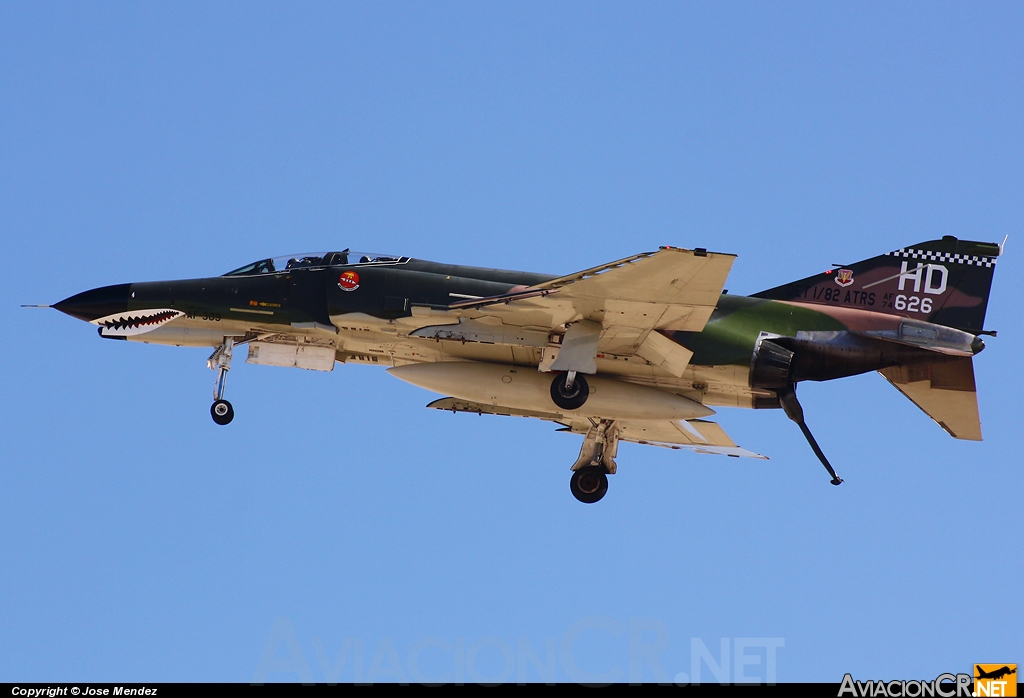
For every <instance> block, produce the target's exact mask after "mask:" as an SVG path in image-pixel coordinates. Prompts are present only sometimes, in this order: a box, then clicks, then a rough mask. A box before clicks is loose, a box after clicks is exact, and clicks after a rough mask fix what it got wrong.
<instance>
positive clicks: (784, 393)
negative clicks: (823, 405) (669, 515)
mask: <svg viewBox="0 0 1024 698" xmlns="http://www.w3.org/2000/svg"><path fill="white" fill-rule="evenodd" d="M778 395H779V402H780V403H782V409H783V410H785V412H786V416H787V417H789V418H790V419H792V420H793V421H794V422H796V425H797V426H798V427H800V431H802V432H803V433H804V438H806V439H807V443H809V444H810V445H811V449H813V451H814V455H816V456H817V457H818V460H820V461H821V464H822V465H824V466H825V470H827V471H828V474H829V475H831V476H832V480H831V482H832V484H833V485H841V484H843V480H842V478H840V477H839V476H838V475H836V471H835V470H833V469H832V465H831V464H830V463H829V462H828V458H826V457H825V454H824V453H822V452H821V448H820V447H819V446H818V442H817V441H815V440H814V436H813V435H812V434H811V430H810V429H808V428H807V422H805V421H804V408H803V407H801V406H800V403H799V402H798V401H797V399H796V383H790V384H789V385H788V386H786V387H785V388H782V389H780V390H779V391H778Z"/></svg>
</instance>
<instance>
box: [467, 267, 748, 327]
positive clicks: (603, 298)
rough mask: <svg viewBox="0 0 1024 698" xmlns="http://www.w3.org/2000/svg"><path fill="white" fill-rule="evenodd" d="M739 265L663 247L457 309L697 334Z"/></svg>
mask: <svg viewBox="0 0 1024 698" xmlns="http://www.w3.org/2000/svg"><path fill="white" fill-rule="evenodd" d="M735 259H736V256H735V255H731V254H722V253H717V252H705V251H704V250H686V249H682V248H678V247H663V248H661V249H660V250H658V251H657V252H647V253H644V254H639V255H634V256H632V257H627V258H625V259H620V260H618V261H616V262H612V263H610V264H605V265H603V266H600V267H594V268H593V269H587V270H585V271H581V272H578V273H576V274H570V275H569V276H563V277H560V278H557V279H553V280H551V281H548V282H546V283H543V284H540V285H538V286H534V287H531V288H529V289H527V290H525V291H522V292H520V293H514V294H509V295H506V296H496V297H494V298H484V299H478V300H470V301H465V302H461V303H456V304H453V305H452V306H451V308H452V309H453V310H464V311H471V310H478V311H480V314H485V315H495V316H498V317H500V318H501V319H502V322H504V323H506V324H510V325H520V326H526V325H534V326H543V327H557V326H559V325H563V324H565V323H567V322H573V321H575V320H593V321H595V322H600V323H601V324H602V325H603V326H604V327H605V329H606V330H607V329H608V328H613V327H620V328H633V329H637V330H652V329H661V330H687V331H692V332H699V331H701V330H702V329H704V325H705V324H706V323H707V321H708V318H710V317H711V313H712V311H713V310H714V309H715V306H716V305H717V304H718V299H719V296H720V295H721V293H722V287H723V286H724V285H725V280H726V278H727V277H728V275H729V270H730V269H731V268H732V263H733V261H734V260H735ZM470 316H472V315H470ZM517 318H518V321H517ZM634 334H635V333H634Z"/></svg>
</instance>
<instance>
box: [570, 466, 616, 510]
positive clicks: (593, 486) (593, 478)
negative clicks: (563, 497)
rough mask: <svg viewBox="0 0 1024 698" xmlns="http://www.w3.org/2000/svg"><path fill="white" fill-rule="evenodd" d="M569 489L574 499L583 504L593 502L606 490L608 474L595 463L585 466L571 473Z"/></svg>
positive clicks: (598, 499)
mask: <svg viewBox="0 0 1024 698" xmlns="http://www.w3.org/2000/svg"><path fill="white" fill-rule="evenodd" d="M569 489H570V490H572V496H573V497H575V498H576V499H578V500H580V501H581V502H583V503H584V504H593V503H594V502H597V501H600V499H601V498H602V497H604V495H605V493H606V492H607V491H608V474H607V473H605V471H604V468H601V467H598V466H596V465H588V466H585V467H583V468H580V469H579V470H577V471H576V472H574V473H573V474H572V478H571V479H570V480H569Z"/></svg>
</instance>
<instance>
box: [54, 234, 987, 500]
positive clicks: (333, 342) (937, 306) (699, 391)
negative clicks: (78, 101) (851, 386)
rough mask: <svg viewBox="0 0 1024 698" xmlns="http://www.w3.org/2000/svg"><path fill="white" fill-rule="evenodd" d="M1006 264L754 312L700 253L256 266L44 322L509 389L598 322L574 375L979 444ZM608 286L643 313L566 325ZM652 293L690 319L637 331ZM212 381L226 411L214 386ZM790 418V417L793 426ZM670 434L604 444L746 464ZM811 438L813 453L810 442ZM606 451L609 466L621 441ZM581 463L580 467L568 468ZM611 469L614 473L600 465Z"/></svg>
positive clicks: (646, 430)
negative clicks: (849, 399)
mask: <svg viewBox="0 0 1024 698" xmlns="http://www.w3.org/2000/svg"><path fill="white" fill-rule="evenodd" d="M1000 253H1001V246H1000V245H996V244H993V243H980V242H971V241H964V240H958V239H956V238H953V237H944V238H942V239H941V240H932V241H927V242H923V243H919V244H916V245H912V246H910V247H906V248H900V249H898V250H895V251H893V252H890V253H887V254H883V255H879V256H877V257H873V258H871V259H867V260H864V261H861V262H857V263H854V264H850V265H846V266H837V267H835V268H833V269H829V270H827V271H825V272H823V273H820V274H816V275H814V276H810V277H807V278H805V279H801V280H799V281H795V282H792V283H787V284H784V285H782V286H778V287H776V288H772V289H769V290H766V291H763V292H761V293H757V294H754V295H752V296H749V297H748V296H737V295H730V294H728V292H726V291H723V290H722V284H724V281H725V276H726V275H727V274H728V269H729V267H730V265H731V263H732V256H731V255H722V254H720V253H708V252H706V251H705V250H702V249H700V248H698V249H695V250H684V249H680V248H662V249H661V250H659V251H658V252H654V253H644V254H642V255H636V256H634V257H631V258H627V259H625V260H619V261H618V262H615V263H612V264H609V265H606V266H604V267H600V268H595V269H594V270H588V271H587V272H581V273H579V274H577V275H572V276H569V277H554V276H550V275H546V274H536V273H528V272H518V271H506V270H500V269H488V268H478V267H467V266H460V265H450V264H439V263H435V262H429V261H424V260H418V259H412V258H409V257H390V256H380V255H359V253H350V252H349V251H348V250H345V251H344V252H333V253H326V254H322V255H307V256H294V257H292V258H290V259H288V260H287V261H284V260H283V259H282V260H277V261H275V260H261V261H259V262H255V263H253V264H250V265H247V266H245V267H242V268H240V269H238V270H235V271H233V272H229V273H228V274H225V275H223V276H219V277H212V278H202V279H191V280H181V281H165V282H144V283H130V284H120V285H115V286H107V287H103V288H98V289H93V290H91V291H86V292H84V293H80V294H78V295H76V296H72V297H71V298H68V299H65V300H63V301H61V302H60V303H57V304H55V305H54V307H55V308H57V309H58V310H60V311H62V312H64V313H67V314H68V315H71V316H73V317H76V318H79V319H82V320H86V321H88V322H91V323H93V324H96V325H97V326H98V327H99V333H100V335H101V336H103V337H107V338H112V339H121V340H130V341H140V342H146V343H158V344H171V345H178V346H208V347H221V349H218V351H221V352H222V351H223V348H224V346H225V345H226V344H228V339H229V338H230V339H231V341H233V342H234V343H237V344H243V343H250V356H249V361H250V362H253V363H266V362H267V361H265V360H261V359H260V358H259V354H258V352H255V353H254V352H253V350H252V347H253V346H254V345H256V344H260V345H261V346H270V349H273V348H274V347H273V345H281V346H286V347H291V348H295V347H298V349H295V351H297V352H298V353H300V354H301V353H302V352H303V351H309V352H314V351H316V352H319V354H318V356H327V357H328V358H327V359H326V362H327V365H319V366H316V365H312V364H311V365H303V364H302V361H301V360H300V359H296V361H295V363H292V364H273V365H294V366H297V367H306V368H319V369H320V370H330V369H331V368H333V365H334V362H335V361H337V362H341V363H363V364H372V365H384V366H389V367H392V370H397V369H399V368H400V367H402V366H408V365H415V364H423V363H437V362H483V363H488V364H495V365H498V366H503V367H506V368H508V369H509V371H510V373H509V376H511V375H512V374H516V375H517V376H519V377H520V378H521V377H522V376H523V374H517V373H516V371H517V369H516V368H514V367H527V368H535V369H539V370H541V371H546V370H549V369H550V367H551V366H552V363H551V358H552V357H557V352H558V350H559V347H561V346H562V343H563V341H565V340H566V338H568V337H570V332H572V331H575V330H572V329H571V328H572V327H574V326H577V329H579V330H580V331H581V332H582V331H583V330H582V329H580V328H582V327H583V326H584V325H585V324H586V322H591V324H592V325H593V326H594V327H596V328H598V330H601V328H602V327H603V328H604V329H603V330H602V333H601V335H600V339H599V340H598V339H597V336H596V335H595V336H594V339H593V344H592V345H591V352H590V355H589V356H588V357H586V358H587V361H586V362H584V364H581V366H582V365H591V366H596V370H591V369H586V368H581V369H580V371H582V373H587V374H597V375H600V376H606V377H608V378H611V379H614V380H621V381H625V382H628V383H633V384H636V385H642V386H648V387H649V388H651V389H654V390H659V391H666V392H669V393H672V394H674V395H677V396H680V397H681V398H685V399H686V400H692V401H694V402H696V403H701V404H703V405H711V406H732V407H747V408H778V407H780V406H783V407H786V400H785V398H786V396H787V395H790V396H792V401H793V403H794V404H795V386H796V384H797V383H799V382H800V381H803V380H832V379H835V378H841V377H844V376H850V375H855V374H858V373H864V372H867V371H879V372H880V373H882V375H883V376H885V377H886V378H887V379H888V380H889V381H890V382H891V383H892V384H893V385H894V386H895V387H896V388H897V389H899V390H900V391H901V392H903V393H904V394H905V395H906V396H907V397H908V398H910V399H911V400H913V401H914V402H915V403H916V404H918V406H919V407H921V408H922V409H923V410H924V411H925V412H926V413H927V414H929V416H931V417H932V418H933V419H935V421H936V422H938V423H939V424H940V426H942V427H943V428H944V429H946V431H947V432H949V433H950V434H952V435H953V436H955V437H957V438H966V439H980V438H981V431H980V418H979V417H978V411H977V402H976V397H975V384H974V374H973V364H972V357H973V356H974V355H975V354H976V353H978V352H979V351H981V350H982V349H983V348H984V342H983V341H982V340H981V338H980V337H979V335H980V334H994V333H986V332H984V319H985V311H986V309H987V305H988V297H989V293H990V290H991V284H992V278H993V274H994V269H995V262H996V258H997V257H998V256H999V255H1000ZM673 255H674V256H673ZM659 260H660V261H659ZM666 260H667V262H666ZM666 263H667V264H669V265H670V266H669V267H667V269H668V271H669V272H671V271H672V269H674V268H676V267H678V268H679V269H689V270H691V271H686V272H685V273H682V272H681V273H679V274H675V276H677V277H678V278H672V277H673V276H674V273H668V272H664V268H666V267H665V264H666ZM645 264H647V265H648V266H647V267H644V266H643V265H645ZM657 264H661V265H662V266H661V267H657ZM671 265H676V267H672V266H671ZM701 265H705V266H701ZM716 265H717V266H716ZM646 268H650V269H656V268H661V269H662V272H658V273H661V274H662V276H658V275H657V274H654V275H652V276H651V277H650V284H648V285H647V286H649V287H645V284H644V280H645V277H642V276H641V277H640V278H638V277H637V274H642V270H643V269H646ZM631 270H632V271H631ZM694 270H696V271H694ZM701 270H703V271H701ZM663 272H664V273H663ZM691 272H692V273H691ZM665 273H667V274H668V275H667V276H665V275H664V274H665ZM602 274H607V275H606V276H601V275H602ZM687 274H689V276H687ZM616 275H618V276H616ZM631 275H632V276H631ZM702 275H703V276H702ZM683 277H686V278H687V279H691V277H692V278H695V279H697V281H698V282H700V281H701V280H702V279H703V280H704V281H706V282H707V283H705V284H704V286H705V287H706V288H705V289H704V291H702V292H700V293H703V294H704V297H706V296H707V288H714V289H717V291H714V293H715V296H714V298H717V302H715V301H714V300H711V301H710V302H709V301H706V300H705V301H693V304H692V305H687V304H688V303H690V300H688V299H689V298H690V297H691V296H693V297H694V298H696V297H697V296H699V295H700V293H698V291H696V290H694V291H693V292H692V293H690V292H689V291H686V292H683V291H681V290H680V289H681V288H683V287H684V286H685V285H686V283H689V281H685V282H684V283H683V284H681V285H676V286H672V285H673V284H676V283H677V281H679V280H680V278H683ZM619 278H622V279H623V280H624V284H625V285H624V288H627V287H628V288H632V289H633V290H632V291H630V293H633V294H634V295H635V294H637V293H639V294H640V295H641V296H644V295H645V294H646V296H645V299H644V298H636V299H634V298H632V297H629V295H628V294H627V295H626V297H624V298H620V299H619V300H615V299H614V298H610V299H609V300H608V301H607V302H604V301H602V300H601V298H598V302H597V305H596V306H595V305H593V302H594V298H590V299H589V300H587V302H588V303H591V305H589V306H587V308H590V310H586V309H584V310H580V312H579V313H577V314H575V315H573V313H576V310H571V312H570V314H569V315H565V314H564V311H565V308H566V307H570V306H569V305H566V304H565V303H564V302H563V305H562V306H561V311H559V310H558V308H556V305H557V301H558V299H559V298H562V299H563V301H564V299H565V298H572V294H573V292H574V289H578V288H582V287H584V286H585V285H586V284H587V283H591V286H588V287H587V288H591V289H592V290H591V291H589V293H591V294H592V295H593V294H595V293H596V294H597V295H598V296H600V294H601V293H606V292H607V287H608V285H609V283H610V284H614V283H615V281H616V279H619ZM593 279H598V281H597V282H596V283H595V282H593ZM601 279H603V280H604V281H605V282H607V283H605V287H604V288H605V290H603V291H602V290H599V291H593V288H595V287H596V288H599V289H600V288H601V286H600V284H601V283H602V281H601ZM629 284H632V286H630V285H629ZM661 284H664V285H663V286H662V285H661ZM709 284H710V285H709ZM698 285H699V284H698ZM660 288H664V293H665V294H667V295H666V297H672V298H675V300H669V301H666V302H667V303H669V304H670V305H668V306H665V305H662V306H658V307H659V308H669V309H670V310H671V309H672V308H676V309H677V310H679V308H683V310H682V311H679V312H678V313H677V316H678V317H677V319H676V320H672V321H667V320H662V321H661V324H657V323H655V322H654V321H653V320H651V322H650V323H649V326H644V322H646V320H643V318H641V315H642V316H643V317H646V315H647V313H646V312H643V313H641V312H640V311H641V310H644V309H645V308H647V307H652V308H653V307H654V306H653V305H650V303H652V302H655V303H657V302H660V301H659V298H660V296H659V293H661V292H660V291H659V290H658V289H660ZM687 288H689V287H687ZM693 288H694V289H696V288H697V286H693ZM673 293H674V294H676V295H675V296H672V295H671V294H673ZM559 294H562V295H561V296H559ZM652 294H653V295H652ZM680 294H682V295H680ZM687 294H690V295H687ZM719 294H720V295H719ZM612 295H614V294H612ZM680 299H682V300H680ZM641 300H644V302H646V303H647V304H648V305H644V303H641V302H640V301H641ZM573 303H574V305H572V306H571V308H575V307H582V306H580V301H579V299H576V300H574V301H573ZM615 303H619V305H618V306H615ZM673 303H675V304H677V305H671V304H673ZM678 303H683V305H682V306H679V305H678ZM702 303H703V304H706V305H702ZM623 304H625V305H623ZM584 305H586V304H584ZM606 306H607V307H606ZM620 306H621V307H623V308H626V310H625V311H623V313H622V314H621V315H622V316H623V317H625V316H626V315H629V314H630V313H632V315H633V316H635V317H634V318H633V320H631V321H629V322H626V324H627V325H629V326H630V327H627V328H626V330H627V331H625V333H624V334H623V332H622V331H620V330H621V328H619V329H618V330H615V331H613V329H614V328H612V327H611V326H610V323H611V322H612V320H610V319H609V318H610V317H611V315H610V313H611V310H610V309H611V308H612V307H620ZM683 311H685V312H683ZM704 311H706V312H707V314H705V315H702V314H701V313H702V312H704ZM559 312H562V313H563V314H562V315H559V314H558V313H559ZM666 312H667V311H666ZM588 313H590V314H589V315H588ZM658 313H661V310H659V311H658ZM658 313H655V314H654V315H652V317H657V316H658ZM668 314H671V313H668ZM668 314H666V315H665V316H664V317H668ZM551 318H556V319H554V320H552V319H551ZM557 318H561V319H560V320H559V319H557ZM587 318H589V320H588V319H587ZM638 318H639V319H640V322H637V319H638ZM581 322H583V324H582V325H581V324H579V323H581ZM602 323H604V324H603V325H602ZM446 328H456V330H453V331H448V330H447V329H446ZM630 328H632V329H630ZM595 331H597V330H595ZM616 332H618V334H616ZM650 335H658V336H661V337H667V338H669V339H670V340H671V343H668V342H666V341H665V340H664V339H659V337H658V336H650ZM581 336H583V335H581ZM584 339H585V337H584ZM574 341H575V340H574ZM267 351H269V350H265V353H267ZM289 351H291V349H289ZM565 351H568V350H565ZM325 352H326V353H325ZM331 352H333V354H332V353H331ZM691 352H692V355H691ZM218 356H219V355H218V354H217V353H215V354H214V356H213V357H211V367H214V365H213V364H214V362H215V361H220V362H221V364H223V363H224V361H223V356H222V355H221V356H220V358H218ZM566 356H568V354H566ZM545 357H547V359H546V358H545ZM652 357H653V359H654V360H652ZM227 360H230V345H228V354H227ZM554 360H555V361H558V359H557V358H555V359H554ZM225 370H226V369H225ZM568 370H569V372H570V375H575V374H576V371H577V369H576V368H575V367H574V366H570V367H569V369H568ZM559 371H560V369H558V368H557V365H556V373H557V372H559ZM562 372H564V371H562ZM219 375H220V378H219V381H218V393H217V394H218V395H221V394H222V392H223V386H222V385H221V382H220V381H221V380H222V379H223V372H221V374H219ZM395 375H397V376H398V377H402V376H401V374H400V373H396V374H395ZM506 378H508V376H506ZM506 382H508V381H506ZM585 384H586V381H585V380H584V385H585ZM570 385H571V383H570ZM552 389H554V388H552ZM552 395H554V394H552ZM552 399H554V397H552ZM583 399H584V400H586V397H584V398H583ZM780 400H781V404H780ZM431 406H432V407H437V408H439V409H450V410H452V411H471V412H478V413H484V412H487V413H493V414H511V415H518V416H529V417H539V418H541V419H550V421H556V422H558V423H560V424H562V425H563V426H564V427H565V428H566V429H567V430H570V431H574V432H578V433H585V434H588V437H587V438H588V439H591V440H592V439H594V438H596V439H597V443H599V444H600V443H603V441H602V439H603V438H604V434H605V432H604V431H603V430H604V429H605V427H608V428H611V426H612V425H610V423H609V424H604V422H606V421H609V420H603V419H601V417H600V415H591V416H590V417H589V418H588V419H582V417H583V416H585V415H583V414H582V413H572V414H570V412H571V411H567V409H565V408H563V409H561V410H559V409H558V408H557V407H556V405H555V404H552V403H551V402H550V401H548V403H547V404H546V405H539V404H538V405H531V406H530V407H529V409H527V408H525V407H523V406H520V407H515V406H508V405H504V406H503V405H502V404H500V401H499V402H495V401H493V400H492V401H491V402H490V403H488V404H483V403H477V402H472V401H468V402H467V401H466V400H462V399H459V398H458V395H455V397H454V398H446V400H443V401H436V402H435V403H432V404H431ZM792 409H793V408H791V407H790V408H787V414H790V416H791V417H792V418H793V419H794V421H798V420H797V416H794V414H793V413H792ZM232 414H233V413H232ZM229 420H230V417H229ZM598 422H601V424H598ZM798 423H800V424H802V414H801V415H800V416H799V421H798ZM677 426H678V427H680V428H679V429H678V430H677V431H679V433H678V434H677V433H676V432H675V431H665V429H664V428H662V427H664V425H662V426H661V427H659V426H658V425H653V424H652V425H643V424H620V425H618V426H616V427H615V428H616V429H618V431H617V432H615V433H618V434H619V436H620V437H621V438H624V439H627V438H628V439H629V440H635V441H639V442H641V443H660V444H662V445H669V446H670V447H672V448H675V447H689V448H693V449H694V450H698V451H701V452H717V453H727V454H728V455H750V456H756V454H752V453H750V452H746V451H742V449H739V448H738V447H736V446H735V444H733V443H732V442H731V440H729V439H728V437H727V436H725V434H724V432H722V433H721V434H717V432H716V433H715V434H712V433H711V432H712V431H714V430H715V429H718V430H719V431H720V429H719V428H718V427H717V425H714V424H713V423H708V422H700V421H699V420H693V421H692V423H691V424H685V423H684V424H680V425H677ZM599 427H600V430H599V432H600V433H596V435H595V432H594V430H595V429H598V428H599ZM684 427H685V428H684ZM801 428H805V427H804V426H801ZM687 429H689V430H690V432H691V433H690V435H689V436H688V435H687V433H686V430H687ZM694 431H697V432H700V433H699V434H697V433H693V432H694ZM608 433H609V434H611V433H612V432H608ZM644 434H646V436H644ZM709 434H710V436H709ZM630 435H631V436H630ZM655 435H657V438H655ZM805 435H807V436H808V439H809V440H811V441H812V446H813V447H814V448H815V449H816V452H817V445H816V444H814V443H813V439H812V438H811V437H810V435H809V432H806V431H805ZM609 439H610V441H609V442H608V443H610V444H611V446H610V448H611V450H612V451H614V443H617V441H616V440H615V439H616V437H613V436H610V437H609ZM701 444H706V445H707V446H706V448H705V447H704V446H701ZM712 447H714V448H712ZM586 448H587V446H586V444H585V446H584V450H586ZM702 448H704V449H705V450H702ZM715 448H718V450H714V449H715ZM708 449H710V450H708ZM729 449H733V450H732V451H730V450H729ZM599 450H600V449H599ZM594 457H595V458H598V457H599V456H594ZM819 457H820V458H821V459H822V461H823V463H824V462H825V460H824V457H823V456H822V455H820V453H819ZM583 459H584V455H583V454H582V453H581V461H580V462H579V463H577V464H576V466H574V468H578V467H580V463H582V462H583ZM594 462H595V463H596V462H597V461H594ZM604 467H605V470H606V471H608V472H614V462H613V461H611V460H610V458H606V464H605V466H604ZM826 467H828V468H829V469H830V472H831V468H830V466H828V465H827V463H826ZM833 475H834V474H833ZM836 479H837V478H835V477H834V480H836ZM834 484H838V483H837V482H834ZM574 492H575V490H574Z"/></svg>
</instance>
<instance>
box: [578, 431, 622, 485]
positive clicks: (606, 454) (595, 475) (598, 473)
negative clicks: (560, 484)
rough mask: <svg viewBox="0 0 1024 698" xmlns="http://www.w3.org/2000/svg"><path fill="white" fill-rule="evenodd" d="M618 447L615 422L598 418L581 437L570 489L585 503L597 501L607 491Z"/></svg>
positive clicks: (613, 472) (614, 467) (613, 470)
mask: <svg viewBox="0 0 1024 698" xmlns="http://www.w3.org/2000/svg"><path fill="white" fill-rule="evenodd" d="M618 450H619V428H618V425H617V424H616V423H615V422H613V421H609V420H601V421H600V422H598V423H597V424H595V425H594V426H592V427H591V428H590V430H589V431H588V432H587V435H586V437H585V438H584V439H583V447H582V448H580V455H579V458H577V459H576V462H575V463H574V464H573V466H572V470H573V473H572V478H571V479H570V480H569V489H570V490H572V496H573V497H575V498H576V499H578V500H579V501H581V502H583V503H584V504H593V503H594V502H597V501H600V499H601V498H602V497H604V495H605V493H607V492H608V476H609V475H614V474H615V470H616V466H615V455H616V453H617V452H618Z"/></svg>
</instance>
